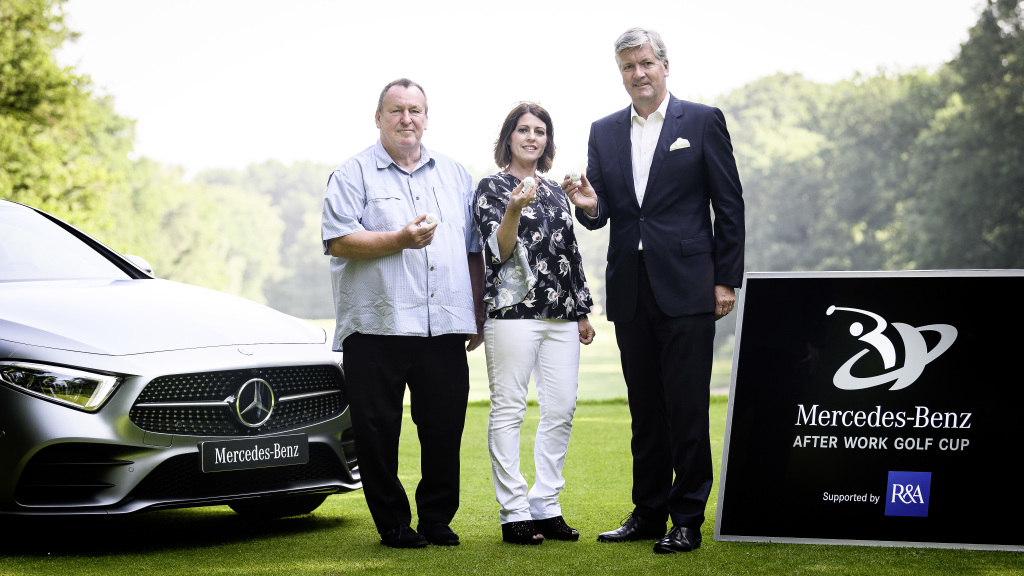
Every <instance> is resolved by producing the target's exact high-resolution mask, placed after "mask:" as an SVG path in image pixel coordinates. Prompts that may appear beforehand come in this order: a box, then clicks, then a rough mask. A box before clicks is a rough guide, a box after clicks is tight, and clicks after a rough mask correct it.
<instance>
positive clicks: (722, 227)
mask: <svg viewBox="0 0 1024 576" xmlns="http://www.w3.org/2000/svg"><path fill="white" fill-rule="evenodd" d="M668 98H669V102H668V109H667V113H666V115H665V124H664V126H663V128H662V131H661V137H660V139H659V140H658V147H657V149H656V151H655V153H654V159H653V161H652V162H651V171H650V176H649V177H648V180H647V191H646V193H645V195H644V203H643V206H642V207H641V206H640V205H639V204H638V203H637V199H636V192H635V190H634V186H633V164H632V150H631V141H630V129H631V118H630V108H629V107H627V108H626V109H625V110H620V111H619V112H616V113H614V114H611V115H609V116H606V117H605V118H602V119H600V120H598V121H597V122H594V123H593V125H592V126H591V128H590V143H589V150H588V153H587V179H588V180H590V183H591V185H592V186H593V187H594V190H595V191H596V192H597V198H598V210H599V214H598V216H597V218H596V219H594V220H591V219H589V218H588V217H587V216H586V214H585V213H584V212H583V211H582V210H580V209H579V208H577V209H576V219H577V220H578V221H579V222H580V224H582V225H583V226H584V227H586V228H589V229H591V230H594V229H597V228H601V227H602V226H604V225H605V224H606V223H608V222H609V220H610V221H611V231H610V234H609V241H608V268H607V272H606V284H605V287H606V289H607V299H606V303H605V306H606V308H607V315H608V319H609V320H611V321H613V322H619V321H629V320H631V319H632V318H633V315H634V313H635V311H636V302H637V265H638V264H637V262H638V255H637V246H638V244H639V243H640V240H641V239H643V247H644V260H645V262H646V265H647V275H648V277H649V278H650V282H651V288H652V290H653V291H654V297H655V299H656V300H657V302H658V306H660V307H661V310H662V311H663V312H664V313H665V314H667V315H669V316H686V315H690V314H703V313H708V312H714V309H715V285H716V284H722V285H726V286H733V287H738V286H740V285H742V283H743V243H744V223H743V195H742V188H741V186H740V178H739V173H738V172H737V170H736V159H735V158H734V157H733V152H732V142H731V141H730V140H729V131H728V130H727V129H726V126H725V117H724V116H723V115H722V112H721V111H720V110H718V109H717V108H712V107H710V106H705V105H703V104H695V103H693V102H686V101H684V100H679V99H677V98H675V97H674V96H672V95H671V94H669V96H668ZM678 139H683V140H686V141H688V142H689V146H684V147H681V148H678V149H676V150H672V151H669V148H670V147H671V146H672V144H673V143H674V142H676V141H677V140H678ZM709 206H710V209H709ZM711 210H714V215H715V216H714V222H713V223H712V218H711Z"/></svg>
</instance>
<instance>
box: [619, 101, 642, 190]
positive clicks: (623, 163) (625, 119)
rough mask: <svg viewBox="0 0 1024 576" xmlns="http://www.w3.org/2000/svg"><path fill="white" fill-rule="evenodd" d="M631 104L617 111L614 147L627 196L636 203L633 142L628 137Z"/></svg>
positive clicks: (630, 127) (630, 125)
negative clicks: (627, 190)
mask: <svg viewBox="0 0 1024 576" xmlns="http://www.w3.org/2000/svg"><path fill="white" fill-rule="evenodd" d="M631 109H632V106H627V107H626V109H625V110H623V111H622V112H620V113H619V119H618V120H617V121H616V122H615V133H614V136H615V147H616V150H617V151H618V154H619V168H620V169H621V170H622V176H623V177H624V178H625V180H626V187H627V188H628V189H629V197H630V198H631V199H632V201H633V204H636V205H637V206H638V207H639V204H637V201H636V186H634V185H633V144H632V140H631V139H630V130H631V129H632V126H633V125H632V118H631V117H630V115H629V111H630V110H631Z"/></svg>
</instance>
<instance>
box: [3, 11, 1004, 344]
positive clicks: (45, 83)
mask: <svg viewBox="0 0 1024 576" xmlns="http://www.w3.org/2000/svg"><path fill="white" fill-rule="evenodd" d="M71 37H73V33H72V32H71V31H69V30H67V29H66V28H65V26H64V19H63V12H62V2H61V1H60V0H3V1H2V2H0V198H6V199H11V200H14V201H17V202H22V203H25V204H30V205H33V206H36V207H39V208H42V209H44V210H47V211H49V212H51V213H54V214H56V215H58V216H60V217H61V218H64V219H65V220H68V221H69V222H71V223H72V224H75V225H77V226H79V227H81V228H83V229H84V230H86V231H88V232H90V233H91V234H93V235H94V236H96V237H98V238H100V239H101V240H103V241H104V242H106V243H108V244H109V245H111V246H112V247H113V248H115V249H117V250H119V251H121V252H124V253H132V254H138V255H141V256H143V257H144V258H146V259H147V260H149V261H150V263H151V264H152V265H153V267H154V269H155V271H156V273H157V274H158V275H159V276H162V277H165V278H169V279H172V280H179V281H184V282H189V283H193V284H198V285H202V286H207V287H211V288H216V289H220V290H225V291H228V292H232V293H236V294H240V295H243V296H246V297H249V298H251V299H254V300H257V301H260V302H265V303H267V304H269V305H271V306H273V307H275V308H277V309H280V310H282V311H285V312H288V313H291V314H294V315H297V316H301V317H306V318H330V317H333V315H334V312H333V307H332V297H331V293H330V282H329V272H328V265H327V259H326V257H325V256H324V255H323V248H322V245H321V243H320V232H319V228H320V224H319V214H320V205H321V202H322V197H323V192H324V189H325V187H326V182H327V177H328V175H329V174H330V172H331V170H332V169H333V166H328V165H316V164H310V163H296V164H293V165H291V166H285V165H283V164H280V163H278V162H273V161H271V162H266V163H263V164H256V165H251V166H249V167H248V168H246V169H245V170H240V171H239V170H212V171H207V172H204V173H201V174H199V175H197V176H196V177H194V178H191V179H186V178H185V177H184V174H183V172H182V170H181V169H179V168H177V167H173V166H166V165H162V164H160V163H158V162H154V161H152V160H150V159H147V158H135V157H134V156H133V154H132V143H133V139H134V134H133V128H134V125H133V121H132V120H130V119H127V118H123V117H121V116H119V115H118V114H116V113H115V112H114V109H113V104H112V102H111V101H110V99H109V98H100V97H96V96H94V95H93V92H92V90H93V88H92V85H91V83H90V80H89V78H88V77H87V76H85V75H82V74H78V73H77V72H76V71H75V70H74V69H72V68H67V67H60V66H59V65H58V64H57V62H56V60H55V58H54V55H53V53H54V50H55V49H57V48H58V47H59V46H60V45H61V44H62V43H63V42H65V41H66V40H68V39H69V38H71ZM710 103H711V104H714V105H716V106H718V107H720V108H721V109H722V110H723V111H724V112H725V114H726V116H727V118H728V122H729V126H730V130H731V133H732V138H733V144H734V146H735V150H736V157H737V161H738V164H739V168H740V174H741V178H742V181H743V184H744V197H745V199H746V202H747V231H748V242H747V266H746V267H747V270H751V271H788V270H891V269H942V268H1022V267H1024V163H1022V162H1021V159H1022V158H1024V143H1022V140H1021V138H1020V135H1021V134H1024V20H1022V11H1021V6H1020V2H1019V0H989V1H988V2H987V3H986V4H985V5H984V6H983V7H982V8H981V12H980V14H979V18H978V22H977V24H976V25H975V26H974V27H973V28H972V29H971V30H970V34H969V39H968V40H967V41H966V42H965V43H964V44H963V45H962V46H961V50H960V53H959V55H958V56H957V57H956V58H955V59H954V60H952V61H950V62H948V63H947V64H946V65H944V66H942V67H941V68H940V69H938V70H936V71H934V72H927V71H923V70H913V71H906V72H900V73H889V72H885V71H880V72H879V73H878V74H876V75H874V76H865V75H859V76H856V77H854V78H851V79H848V80H845V81H842V82H838V83H835V84H819V83H815V82H811V81H809V80H807V79H805V78H803V77H802V76H800V75H799V74H777V75H775V76H769V77H765V78H761V79H758V80H755V81H753V82H751V83H750V84H748V85H746V86H744V87H742V88H740V89H738V90H735V91H733V92H731V93H729V94H726V95H724V96H722V97H720V98H718V99H717V101H714V102H710ZM475 176H477V177H480V176H483V174H476V175H475ZM606 234H607V231H604V232H603V233H600V232H599V233H587V234H580V241H581V245H582V246H581V248H582V250H583V252H584V261H585V264H586V266H587V275H588V280H589V281H590V284H591V287H592V291H593V293H594V294H595V297H596V299H597V301H598V302H597V303H598V306H600V305H601V304H602V302H601V300H602V298H603V293H604V290H603V284H604V262H605V250H606V245H607V244H606V243H607V235H606ZM730 321H734V320H733V319H729V320H726V321H725V322H723V323H722V324H721V326H720V333H722V334H723V335H728V334H729V333H731V332H732V327H731V325H729V324H728V322H730Z"/></svg>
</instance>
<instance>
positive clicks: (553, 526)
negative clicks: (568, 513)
mask: <svg viewBox="0 0 1024 576" xmlns="http://www.w3.org/2000/svg"><path fill="white" fill-rule="evenodd" d="M533 523H534V524H536V526H537V531H538V532H540V533H541V534H543V535H544V539H545V540H571V541H576V540H579V539H580V533H579V532H577V531H576V529H575V528H573V527H572V526H569V525H568V524H566V523H565V520H564V519H562V517H561V516H555V517H554V518H545V519H544V520H534V521H533Z"/></svg>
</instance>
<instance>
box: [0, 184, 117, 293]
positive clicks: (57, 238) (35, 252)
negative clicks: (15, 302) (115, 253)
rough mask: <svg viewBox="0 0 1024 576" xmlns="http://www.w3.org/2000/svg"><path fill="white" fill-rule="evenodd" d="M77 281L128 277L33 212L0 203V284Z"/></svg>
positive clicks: (79, 241) (68, 234)
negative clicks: (26, 281) (33, 281)
mask: <svg viewBox="0 0 1024 576" xmlns="http://www.w3.org/2000/svg"><path fill="white" fill-rule="evenodd" d="M78 278H114V279H127V278H130V276H128V274H126V273H125V272H124V271H122V270H121V269H119V268H118V267H117V266H115V265H114V264H113V263H111V262H110V261H109V260H107V259H106V258H104V257H103V255H102V254H100V253H99V252H97V251H96V250H93V249H92V248H91V247H90V246H89V245H88V244H86V243H84V242H83V241H82V240H80V239H78V238H77V237H75V236H74V235H73V234H71V233H70V232H68V231H67V230H65V229H64V228H62V227H60V226H58V225H57V224H55V223H54V222H52V221H50V220H49V219H47V218H45V217H43V216H42V215H40V214H38V213H37V212H35V211H33V210H29V209H28V208H25V207H24V206H19V205H16V204H7V203H4V202H0V282H12V281H24V280H57V279H78Z"/></svg>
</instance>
